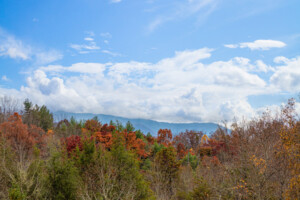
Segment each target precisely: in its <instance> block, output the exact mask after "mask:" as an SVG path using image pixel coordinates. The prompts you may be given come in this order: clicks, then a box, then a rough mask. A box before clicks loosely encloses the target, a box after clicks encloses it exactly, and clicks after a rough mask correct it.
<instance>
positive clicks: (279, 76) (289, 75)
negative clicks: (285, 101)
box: [270, 57, 300, 93]
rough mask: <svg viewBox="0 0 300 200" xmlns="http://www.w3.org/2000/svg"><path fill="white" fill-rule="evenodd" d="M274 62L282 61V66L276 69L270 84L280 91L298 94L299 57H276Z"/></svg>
mask: <svg viewBox="0 0 300 200" xmlns="http://www.w3.org/2000/svg"><path fill="white" fill-rule="evenodd" d="M274 61H275V62H277V63H278V62H279V61H281V62H282V61H283V62H284V65H282V66H278V67H276V70H275V73H274V74H273V75H272V76H271V78H270V82H271V83H272V84H273V85H274V87H276V88H278V89H280V90H281V91H289V92H294V93H299V92H300V67H299V66H300V57H296V58H293V59H287V58H285V57H276V58H275V59H274Z"/></svg>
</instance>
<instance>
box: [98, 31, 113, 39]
mask: <svg viewBox="0 0 300 200" xmlns="http://www.w3.org/2000/svg"><path fill="white" fill-rule="evenodd" d="M100 36H101V37H104V38H112V35H111V34H110V33H109V32H105V33H100Z"/></svg>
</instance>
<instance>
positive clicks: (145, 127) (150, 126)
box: [53, 112, 218, 136]
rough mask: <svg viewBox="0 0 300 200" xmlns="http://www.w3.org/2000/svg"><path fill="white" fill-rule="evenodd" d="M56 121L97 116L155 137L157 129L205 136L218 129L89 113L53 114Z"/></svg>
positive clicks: (211, 125) (214, 125)
mask: <svg viewBox="0 0 300 200" xmlns="http://www.w3.org/2000/svg"><path fill="white" fill-rule="evenodd" d="M53 115H54V118H55V120H56V121H59V120H62V119H70V118H71V117H72V116H73V117H74V118H75V119H76V120H88V119H92V118H93V117H95V116H97V117H98V119H99V121H100V122H101V123H102V124H105V123H109V122H110V121H111V120H112V121H116V120H118V121H119V122H121V123H122V124H123V125H125V124H126V123H127V122H128V121H130V122H131V123H132V125H133V126H134V127H135V128H136V130H138V129H140V130H141V131H142V132H143V133H144V134H147V133H148V132H149V133H151V135H154V136H156V134H157V132H158V130H159V129H164V128H167V129H171V131H172V133H173V134H174V135H177V134H178V133H180V132H184V131H185V130H195V131H203V132H204V133H206V134H210V133H212V132H214V131H215V130H216V129H217V128H218V124H215V123H167V122H157V121H153V120H147V119H129V118H124V117H117V116H112V115H103V114H91V113H68V112H55V113H53Z"/></svg>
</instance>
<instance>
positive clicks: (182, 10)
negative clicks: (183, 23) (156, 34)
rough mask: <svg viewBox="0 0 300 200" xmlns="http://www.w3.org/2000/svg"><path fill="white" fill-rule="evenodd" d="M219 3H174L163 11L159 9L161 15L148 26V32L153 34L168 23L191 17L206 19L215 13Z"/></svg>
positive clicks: (210, 0) (196, 0) (214, 0)
mask: <svg viewBox="0 0 300 200" xmlns="http://www.w3.org/2000/svg"><path fill="white" fill-rule="evenodd" d="M217 3H218V1H217V0H188V1H174V2H173V3H170V4H168V6H166V7H163V11H162V10H161V9H159V12H160V13H158V14H157V15H156V17H155V19H154V20H152V21H151V22H150V23H149V24H148V26H147V30H148V31H149V32H152V31H154V30H155V29H157V28H158V27H159V26H161V25H163V24H165V23H167V22H170V21H174V20H178V19H184V18H188V17H191V16H196V18H197V19H199V18H201V17H203V18H206V17H207V16H208V15H209V14H211V13H212V12H213V11H214V8H215V6H216V4H217Z"/></svg>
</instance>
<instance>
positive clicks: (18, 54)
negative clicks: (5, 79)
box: [0, 28, 31, 60]
mask: <svg viewBox="0 0 300 200" xmlns="http://www.w3.org/2000/svg"><path fill="white" fill-rule="evenodd" d="M30 55H31V48H30V47H29V46H28V45H24V44H23V42H22V41H21V40H17V39H15V38H14V37H13V36H11V35H9V34H7V33H5V32H4V31H3V30H1V28H0V56H7V57H10V58H13V59H22V60H28V59H30Z"/></svg>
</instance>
